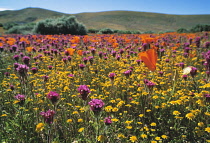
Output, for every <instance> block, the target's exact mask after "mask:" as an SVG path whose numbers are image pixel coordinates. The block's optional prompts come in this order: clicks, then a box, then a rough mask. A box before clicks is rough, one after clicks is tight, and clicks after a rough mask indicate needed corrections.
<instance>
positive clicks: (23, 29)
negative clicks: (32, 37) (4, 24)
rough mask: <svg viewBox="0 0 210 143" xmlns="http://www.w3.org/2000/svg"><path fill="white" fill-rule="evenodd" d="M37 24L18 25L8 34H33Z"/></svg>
mask: <svg viewBox="0 0 210 143" xmlns="http://www.w3.org/2000/svg"><path fill="white" fill-rule="evenodd" d="M34 25H35V23H29V24H25V25H17V26H13V27H12V28H10V29H9V30H8V31H7V32H6V34H32V30H33V28H34Z"/></svg>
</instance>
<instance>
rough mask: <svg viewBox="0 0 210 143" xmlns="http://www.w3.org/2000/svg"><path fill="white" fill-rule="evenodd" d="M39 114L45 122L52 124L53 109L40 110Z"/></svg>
mask: <svg viewBox="0 0 210 143" xmlns="http://www.w3.org/2000/svg"><path fill="white" fill-rule="evenodd" d="M40 115H42V117H44V120H45V122H46V123H48V124H52V123H53V117H54V115H55V111H54V110H50V109H49V110H48V111H47V112H44V111H42V112H40Z"/></svg>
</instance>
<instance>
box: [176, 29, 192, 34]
mask: <svg viewBox="0 0 210 143" xmlns="http://www.w3.org/2000/svg"><path fill="white" fill-rule="evenodd" d="M176 32H177V33H188V32H189V31H188V30H187V29H185V28H179V29H178V30H177V31H176Z"/></svg>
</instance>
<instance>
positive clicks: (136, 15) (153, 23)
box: [76, 11, 210, 31]
mask: <svg viewBox="0 0 210 143" xmlns="http://www.w3.org/2000/svg"><path fill="white" fill-rule="evenodd" d="M76 17H77V18H78V20H79V21H81V22H84V23H86V26H87V27H90V28H94V27H97V28H104V27H109V28H113V29H122V30H140V31H147V30H152V31H162V30H173V29H175V30H177V29H178V28H180V27H183V28H191V27H192V26H195V25H196V24H210V15H168V14H159V13H147V12H133V11H110V12H100V13H81V14H77V15H76Z"/></svg>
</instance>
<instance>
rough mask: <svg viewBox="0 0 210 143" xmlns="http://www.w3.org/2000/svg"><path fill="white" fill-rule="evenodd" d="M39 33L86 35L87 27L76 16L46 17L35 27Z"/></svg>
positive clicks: (35, 30)
mask: <svg viewBox="0 0 210 143" xmlns="http://www.w3.org/2000/svg"><path fill="white" fill-rule="evenodd" d="M33 31H34V33H37V34H44V35H45V34H72V35H86V34H87V30H86V27H85V26H84V25H83V24H81V23H79V22H78V21H77V20H76V17H74V16H63V17H60V18H57V19H46V20H43V21H40V22H38V23H37V24H36V25H35V27H34V30H33Z"/></svg>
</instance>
